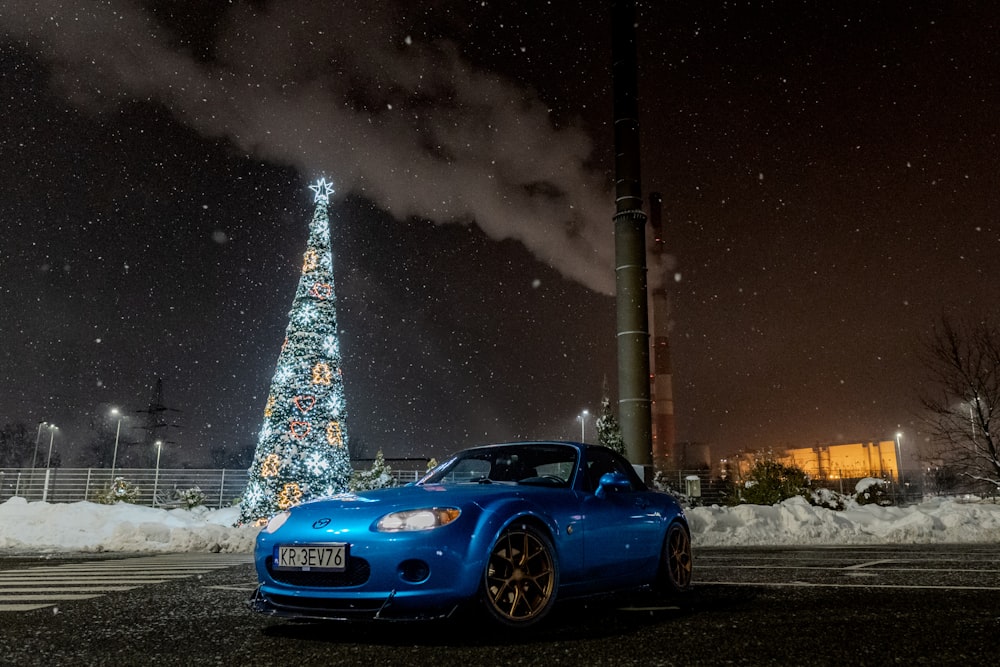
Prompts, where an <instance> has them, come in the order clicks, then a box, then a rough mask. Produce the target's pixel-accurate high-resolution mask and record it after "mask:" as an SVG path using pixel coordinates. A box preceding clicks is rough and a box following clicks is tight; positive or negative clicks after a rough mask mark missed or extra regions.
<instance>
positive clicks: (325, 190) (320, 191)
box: [309, 178, 333, 201]
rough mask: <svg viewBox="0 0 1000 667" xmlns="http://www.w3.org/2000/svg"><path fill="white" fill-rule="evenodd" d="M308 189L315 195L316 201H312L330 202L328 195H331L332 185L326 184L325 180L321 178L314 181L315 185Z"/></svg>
mask: <svg viewBox="0 0 1000 667" xmlns="http://www.w3.org/2000/svg"><path fill="white" fill-rule="evenodd" d="M309 189H310V190H312V191H313V192H315V193H316V199H314V200H313V201H321V200H322V201H330V195H332V194H333V183H327V182H326V179H325V178H321V179H319V180H318V181H316V185H310V186H309Z"/></svg>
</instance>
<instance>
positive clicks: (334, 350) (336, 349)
mask: <svg viewBox="0 0 1000 667" xmlns="http://www.w3.org/2000/svg"><path fill="white" fill-rule="evenodd" d="M323 352H325V353H326V354H327V355H329V356H330V357H336V356H337V355H339V354H340V342H339V341H338V340H337V337H336V336H327V337H326V338H325V339H324V340H323Z"/></svg>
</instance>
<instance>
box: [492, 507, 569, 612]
mask: <svg viewBox="0 0 1000 667" xmlns="http://www.w3.org/2000/svg"><path fill="white" fill-rule="evenodd" d="M558 590H559V563H558V560H557V559H556V553H555V549H554V548H553V546H552V541H551V540H550V539H549V537H548V535H546V534H545V533H544V532H543V531H541V530H539V529H537V528H535V527H534V526H531V525H528V524H512V525H510V526H508V527H507V528H505V529H504V531H503V532H502V533H501V534H500V537H499V538H498V539H497V541H496V542H495V543H494V544H493V547H492V548H491V549H490V553H489V557H488V558H487V561H486V568H485V571H484V572H483V583H482V590H481V599H482V603H483V607H484V608H485V609H486V612H487V614H488V615H489V616H490V618H492V619H493V620H494V621H496V622H498V623H500V624H501V625H503V626H506V627H510V628H526V627H529V626H531V625H534V624H535V623H538V622H539V621H541V620H542V619H543V618H545V616H546V615H547V614H548V613H549V611H550V610H551V609H552V605H553V604H554V603H555V601H556V592H557V591H558Z"/></svg>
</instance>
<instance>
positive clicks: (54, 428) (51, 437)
mask: <svg viewBox="0 0 1000 667" xmlns="http://www.w3.org/2000/svg"><path fill="white" fill-rule="evenodd" d="M58 430H59V427H58V426H56V425H55V424H49V457H48V458H47V459H45V467H46V468H48V467H49V465H50V464H51V463H52V441H53V440H55V437H56V431H58Z"/></svg>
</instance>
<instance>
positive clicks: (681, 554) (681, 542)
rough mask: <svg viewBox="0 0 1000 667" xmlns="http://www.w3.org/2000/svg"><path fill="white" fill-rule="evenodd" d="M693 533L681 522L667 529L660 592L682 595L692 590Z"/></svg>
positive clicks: (661, 564)
mask: <svg viewBox="0 0 1000 667" xmlns="http://www.w3.org/2000/svg"><path fill="white" fill-rule="evenodd" d="M691 567H692V558H691V533H689V532H688V529H687V528H686V527H685V526H684V524H683V523H681V522H680V521H674V522H673V523H672V524H670V526H669V527H668V528H667V535H666V537H665V538H664V539H663V552H662V554H661V555H660V575H659V582H658V583H659V586H658V588H659V589H660V592H662V593H665V594H671V593H682V592H684V591H686V590H688V589H689V588H691Z"/></svg>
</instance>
